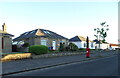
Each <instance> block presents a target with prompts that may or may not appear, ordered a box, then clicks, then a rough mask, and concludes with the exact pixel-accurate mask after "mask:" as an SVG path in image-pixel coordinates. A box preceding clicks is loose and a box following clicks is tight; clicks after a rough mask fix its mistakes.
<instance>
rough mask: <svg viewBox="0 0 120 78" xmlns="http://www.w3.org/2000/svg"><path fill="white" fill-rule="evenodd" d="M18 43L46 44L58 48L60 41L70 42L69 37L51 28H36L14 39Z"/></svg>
mask: <svg viewBox="0 0 120 78" xmlns="http://www.w3.org/2000/svg"><path fill="white" fill-rule="evenodd" d="M13 42H14V43H16V44H17V45H19V44H25V43H29V45H45V46H47V47H49V48H51V47H52V49H53V50H58V48H59V45H60V43H65V44H66V45H67V44H68V39H67V38H65V37H63V36H61V35H59V34H57V33H55V32H52V31H50V30H45V29H35V30H32V31H28V32H25V33H23V34H21V35H20V36H19V37H17V38H15V39H14V40H13Z"/></svg>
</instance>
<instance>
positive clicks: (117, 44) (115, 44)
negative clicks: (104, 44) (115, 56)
mask: <svg viewBox="0 0 120 78" xmlns="http://www.w3.org/2000/svg"><path fill="white" fill-rule="evenodd" d="M110 45H111V46H118V44H110Z"/></svg>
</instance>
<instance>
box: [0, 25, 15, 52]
mask: <svg viewBox="0 0 120 78" xmlns="http://www.w3.org/2000/svg"><path fill="white" fill-rule="evenodd" d="M2 27H3V30H0V52H11V51H12V37H13V35H11V34H9V33H7V32H6V25H5V23H4V24H3V25H2Z"/></svg>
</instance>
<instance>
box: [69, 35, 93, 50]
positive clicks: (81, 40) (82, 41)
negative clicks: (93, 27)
mask: <svg viewBox="0 0 120 78" xmlns="http://www.w3.org/2000/svg"><path fill="white" fill-rule="evenodd" d="M69 42H72V43H74V44H75V45H77V46H78V48H86V38H85V37H82V36H75V37H73V38H71V39H69ZM89 48H90V49H95V42H93V41H91V40H89Z"/></svg>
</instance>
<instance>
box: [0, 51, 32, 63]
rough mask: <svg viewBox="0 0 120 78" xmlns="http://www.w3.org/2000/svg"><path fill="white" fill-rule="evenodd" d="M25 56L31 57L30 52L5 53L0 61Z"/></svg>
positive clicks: (23, 57)
mask: <svg viewBox="0 0 120 78" xmlns="http://www.w3.org/2000/svg"><path fill="white" fill-rule="evenodd" d="M25 58H31V53H21V54H6V55H4V56H3V57H2V58H0V61H1V62H3V61H10V60H18V59H25Z"/></svg>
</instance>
